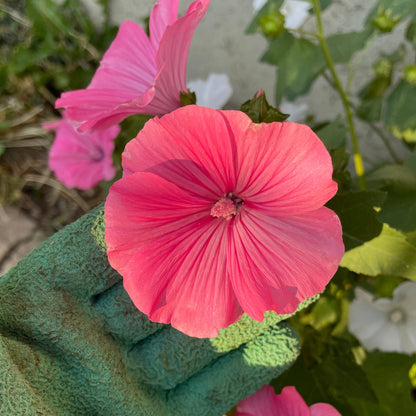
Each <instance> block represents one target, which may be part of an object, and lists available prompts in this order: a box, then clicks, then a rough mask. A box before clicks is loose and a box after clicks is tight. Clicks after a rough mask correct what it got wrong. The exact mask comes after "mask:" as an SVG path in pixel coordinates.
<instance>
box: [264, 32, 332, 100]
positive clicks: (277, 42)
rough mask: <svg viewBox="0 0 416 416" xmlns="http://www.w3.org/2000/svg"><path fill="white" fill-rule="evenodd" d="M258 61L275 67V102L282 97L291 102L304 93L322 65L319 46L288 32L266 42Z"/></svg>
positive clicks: (323, 62)
mask: <svg viewBox="0 0 416 416" xmlns="http://www.w3.org/2000/svg"><path fill="white" fill-rule="evenodd" d="M261 60H262V61H263V62H267V63H269V64H271V65H276V66H277V67H278V79H277V88H276V102H277V103H279V102H280V101H281V99H282V97H283V96H286V97H287V98H288V99H289V101H293V100H294V99H295V98H296V97H298V96H299V95H303V94H306V93H307V92H308V91H309V89H310V87H311V85H312V83H313V81H314V80H315V79H316V77H317V76H318V75H319V74H320V73H322V72H323V70H324V69H325V65H326V64H325V59H324V56H323V54H322V51H321V49H320V47H318V46H317V45H315V44H313V43H312V42H310V41H308V40H306V39H301V38H295V37H294V36H292V35H291V34H289V33H288V32H285V34H284V35H283V36H281V37H280V38H278V39H274V40H273V41H271V42H270V44H269V49H268V50H267V52H266V53H265V54H264V56H263V57H262V59H261Z"/></svg>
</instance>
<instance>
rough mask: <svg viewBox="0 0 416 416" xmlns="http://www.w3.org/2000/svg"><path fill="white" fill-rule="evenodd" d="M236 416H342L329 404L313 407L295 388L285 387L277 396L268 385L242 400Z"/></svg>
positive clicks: (318, 404) (319, 404)
mask: <svg viewBox="0 0 416 416" xmlns="http://www.w3.org/2000/svg"><path fill="white" fill-rule="evenodd" d="M235 416H341V414H340V413H339V412H338V410H336V409H335V408H334V407H332V406H331V405H330V404H327V403H316V404H313V405H312V406H311V407H308V405H307V404H306V403H305V401H304V400H303V398H302V396H301V395H300V394H299V393H298V392H297V390H296V388H295V387H293V386H287V387H285V388H284V389H283V390H282V392H281V393H280V394H275V393H274V390H273V387H272V386H269V385H266V386H264V387H262V388H261V389H260V390H258V391H256V393H254V394H252V395H251V396H249V397H247V398H246V399H244V400H242V401H241V402H240V403H239V404H238V406H237V413H236V414H235Z"/></svg>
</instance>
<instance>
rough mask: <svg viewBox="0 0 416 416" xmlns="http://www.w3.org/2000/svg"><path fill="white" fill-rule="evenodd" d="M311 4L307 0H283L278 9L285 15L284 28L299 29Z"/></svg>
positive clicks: (307, 14)
mask: <svg viewBox="0 0 416 416" xmlns="http://www.w3.org/2000/svg"><path fill="white" fill-rule="evenodd" d="M311 7H312V5H311V4H310V3H309V2H307V1H301V0H285V1H284V3H283V5H282V7H281V9H280V11H281V12H282V14H283V15H284V16H285V28H286V29H299V28H300V27H301V26H302V25H303V23H304V22H305V20H306V19H307V17H308V16H309V9H310V8H311Z"/></svg>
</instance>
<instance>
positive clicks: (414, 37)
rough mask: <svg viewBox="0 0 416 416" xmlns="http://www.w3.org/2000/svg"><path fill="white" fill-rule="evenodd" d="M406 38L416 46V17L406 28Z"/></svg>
mask: <svg viewBox="0 0 416 416" xmlns="http://www.w3.org/2000/svg"><path fill="white" fill-rule="evenodd" d="M406 39H407V40H408V41H409V42H410V43H411V44H412V45H413V47H414V48H416V18H415V17H413V20H412V21H410V23H409V25H408V26H407V29H406Z"/></svg>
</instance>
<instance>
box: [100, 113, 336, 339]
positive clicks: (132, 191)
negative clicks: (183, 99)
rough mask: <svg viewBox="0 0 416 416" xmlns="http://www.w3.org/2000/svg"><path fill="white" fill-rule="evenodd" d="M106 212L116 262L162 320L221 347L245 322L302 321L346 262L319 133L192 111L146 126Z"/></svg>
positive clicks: (135, 293) (144, 307) (130, 288)
mask: <svg viewBox="0 0 416 416" xmlns="http://www.w3.org/2000/svg"><path fill="white" fill-rule="evenodd" d="M122 157H123V169H124V177H123V178H122V179H120V180H119V181H117V182H115V183H114V184H113V186H112V187H111V189H110V192H109V195H108V197H107V200H106V203H105V219H106V242H107V245H108V252H107V253H108V258H109V261H110V264H111V265H112V266H113V267H114V268H115V269H116V270H117V271H118V272H119V273H120V274H121V275H122V276H123V278H124V286H125V288H126V290H127V292H128V294H129V295H130V297H131V299H132V300H133V302H134V304H135V305H136V306H137V308H138V309H140V310H141V311H142V312H143V313H145V314H147V315H148V316H149V318H150V319H151V320H152V321H157V322H163V323H171V324H172V326H173V327H175V328H177V329H179V330H180V331H182V332H184V333H186V334H188V335H191V336H195V337H213V336H216V335H217V334H218V330H219V329H221V328H224V327H227V326H228V325H230V324H232V323H233V322H235V321H237V320H238V319H239V318H240V317H241V315H242V314H243V313H246V314H248V315H249V316H251V317H252V318H253V319H255V320H258V321H262V320H263V318H264V312H265V311H270V310H273V311H276V312H277V313H278V314H288V313H292V312H294V311H295V310H296V309H297V307H298V305H299V303H300V302H302V301H304V300H305V299H307V298H310V297H312V296H314V295H316V294H317V293H320V292H322V291H323V290H324V289H325V286H326V284H327V283H328V282H329V280H330V279H331V278H332V276H333V275H334V273H335V272H336V270H337V268H338V264H339V262H340V260H341V257H342V255H343V253H344V246H343V242H342V236H341V234H342V230H341V224H340V221H339V219H338V217H337V216H336V214H335V213H334V212H333V211H331V210H330V209H328V208H326V207H324V206H323V205H324V204H325V203H326V202H327V201H328V200H329V199H330V198H332V196H334V194H335V193H336V191H337V184H336V183H335V182H334V181H333V180H332V162H331V157H330V155H329V153H328V152H327V150H326V149H325V147H324V145H323V144H322V142H321V141H320V140H319V138H318V137H317V136H316V135H315V134H314V133H313V132H312V130H311V129H310V128H309V127H307V126H305V125H301V124H296V123H290V122H284V123H277V122H275V123H270V124H264V123H262V124H255V123H253V122H252V121H251V120H250V118H249V117H248V116H247V115H246V114H244V113H242V112H239V111H221V110H213V109H210V108H206V107H198V106H192V105H191V106H186V107H182V108H180V109H178V110H176V111H174V112H172V113H170V114H167V115H165V116H163V117H161V118H160V119H159V118H155V119H152V120H150V121H148V122H147V123H146V125H145V127H144V128H143V129H142V130H141V131H140V132H139V134H138V135H137V137H136V138H135V139H133V140H131V141H130V142H129V143H128V144H127V146H126V148H125V151H124V153H123V156H122Z"/></svg>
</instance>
